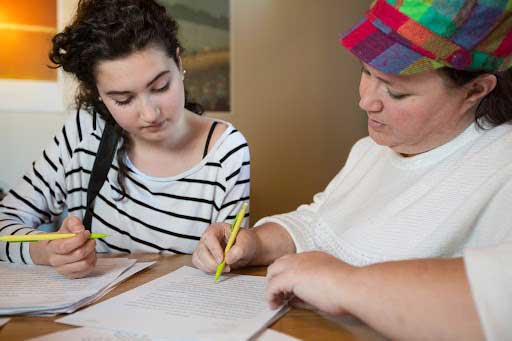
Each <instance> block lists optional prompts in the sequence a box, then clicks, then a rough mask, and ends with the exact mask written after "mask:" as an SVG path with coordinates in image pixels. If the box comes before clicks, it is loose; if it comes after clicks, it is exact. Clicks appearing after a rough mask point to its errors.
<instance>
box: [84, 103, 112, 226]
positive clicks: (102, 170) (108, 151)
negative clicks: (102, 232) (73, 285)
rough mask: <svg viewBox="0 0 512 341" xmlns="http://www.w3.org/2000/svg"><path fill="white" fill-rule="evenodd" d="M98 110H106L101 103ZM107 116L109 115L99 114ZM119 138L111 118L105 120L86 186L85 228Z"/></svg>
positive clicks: (88, 223) (90, 218) (89, 224)
mask: <svg viewBox="0 0 512 341" xmlns="http://www.w3.org/2000/svg"><path fill="white" fill-rule="evenodd" d="M96 109H97V110H98V111H100V113H101V110H107V108H106V107H105V105H104V104H103V103H101V104H98V105H97V106H96ZM101 116H103V117H109V118H111V117H112V116H110V115H108V114H107V115H101ZM118 139H119V136H118V133H117V131H116V128H115V124H114V122H113V121H112V119H110V120H107V121H106V122H105V128H104V130H103V134H102V135H101V141H100V146H99V148H98V151H97V152H96V158H95V159H94V165H93V167H92V171H91V176H90V178H89V185H88V186H87V207H86V209H85V216H84V221H83V224H84V226H85V228H86V229H87V230H89V231H90V230H91V223H92V211H93V207H94V199H95V198H96V196H97V195H98V193H99V192H100V189H101V187H102V186H103V184H104V183H105V179H106V178H107V174H108V171H109V169H110V166H111V165H112V160H113V159H114V155H115V153H116V147H117V141H118Z"/></svg>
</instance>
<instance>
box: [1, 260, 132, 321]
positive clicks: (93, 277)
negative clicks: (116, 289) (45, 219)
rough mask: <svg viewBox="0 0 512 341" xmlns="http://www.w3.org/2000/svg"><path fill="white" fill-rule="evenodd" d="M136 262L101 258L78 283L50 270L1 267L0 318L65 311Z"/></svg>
mask: <svg viewBox="0 0 512 341" xmlns="http://www.w3.org/2000/svg"><path fill="white" fill-rule="evenodd" d="M135 262H136V260H133V259H127V258H100V259H98V262H97V265H96V267H95V269H94V270H93V272H92V273H91V274H90V275H89V276H87V277H85V278H80V279H68V278H66V277H64V276H62V275H60V274H58V273H57V272H56V271H55V269H53V268H52V267H49V266H41V265H21V264H10V263H1V264H0V278H1V279H2V284H1V285H0V315H14V314H20V313H27V312H36V311H44V310H48V309H59V308H65V307H69V306H71V305H73V304H77V303H78V302H80V301H83V300H87V299H91V298H92V297H94V296H95V295H97V294H98V293H99V292H101V291H102V290H104V289H105V288H107V287H108V286H109V285H110V284H111V283H112V282H114V281H115V280H116V279H117V278H118V277H119V276H120V275H121V274H122V273H123V272H124V271H125V270H127V269H128V268H130V267H132V266H133V264H135Z"/></svg>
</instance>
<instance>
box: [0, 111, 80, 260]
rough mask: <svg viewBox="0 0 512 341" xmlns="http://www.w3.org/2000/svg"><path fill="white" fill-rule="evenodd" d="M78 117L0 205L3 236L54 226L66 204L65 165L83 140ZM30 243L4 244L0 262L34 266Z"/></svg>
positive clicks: (63, 129)
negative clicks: (47, 224) (51, 223)
mask: <svg viewBox="0 0 512 341" xmlns="http://www.w3.org/2000/svg"><path fill="white" fill-rule="evenodd" d="M81 115H82V116H83V115H88V114H87V113H85V114H84V113H76V114H73V115H71V117H70V118H69V119H68V120H67V122H66V123H65V124H64V126H63V127H62V129H61V130H60V132H58V133H57V134H56V135H55V136H54V137H53V139H52V141H51V142H50V143H49V145H48V146H47V147H46V148H45V149H44V150H43V152H42V155H41V156H40V158H39V159H38V160H37V161H35V162H33V163H32V167H31V168H30V169H29V171H28V172H27V173H25V175H24V176H23V177H22V178H21V179H20V181H19V182H18V184H17V185H16V186H15V187H14V188H12V189H11V190H10V191H9V192H8V194H7V196H6V197H5V198H4V199H3V200H2V202H1V203H0V235H26V234H31V233H37V230H36V228H37V227H38V226H40V225H41V224H46V223H50V222H53V221H55V220H56V219H57V217H58V216H59V215H60V214H61V213H62V212H63V211H64V209H65V205H66V204H65V202H66V182H65V178H66V175H65V165H66V164H68V163H69V162H70V160H71V158H72V155H73V150H74V148H75V147H76V146H77V145H78V143H79V142H80V141H81V140H82V135H83V133H82V128H83V125H84V124H83V122H81V121H82V120H83V119H82V118H81V117H80V116H81ZM28 244H29V243H7V242H0V260H2V261H8V262H13V263H25V264H32V259H31V257H30V252H29V247H28Z"/></svg>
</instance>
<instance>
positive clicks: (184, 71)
mask: <svg viewBox="0 0 512 341" xmlns="http://www.w3.org/2000/svg"><path fill="white" fill-rule="evenodd" d="M186 73H187V70H185V69H183V74H182V75H181V80H182V81H183V80H185V74H186Z"/></svg>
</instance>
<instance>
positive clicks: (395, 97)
mask: <svg viewBox="0 0 512 341" xmlns="http://www.w3.org/2000/svg"><path fill="white" fill-rule="evenodd" d="M387 90H388V95H389V97H391V98H393V99H402V98H405V97H407V95H406V94H397V93H393V92H392V91H391V90H389V89H387Z"/></svg>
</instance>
